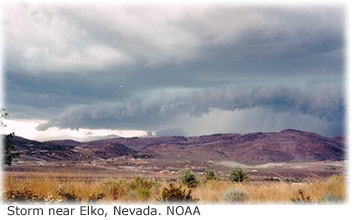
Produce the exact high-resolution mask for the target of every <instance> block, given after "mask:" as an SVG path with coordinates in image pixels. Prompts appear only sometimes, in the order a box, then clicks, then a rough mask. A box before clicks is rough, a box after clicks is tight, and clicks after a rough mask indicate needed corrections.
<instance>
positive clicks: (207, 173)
mask: <svg viewBox="0 0 360 220" xmlns="http://www.w3.org/2000/svg"><path fill="white" fill-rule="evenodd" d="M205 179H206V180H216V179H217V177H216V174H215V171H213V170H206V171H205Z"/></svg>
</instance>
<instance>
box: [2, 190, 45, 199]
mask: <svg viewBox="0 0 360 220" xmlns="http://www.w3.org/2000/svg"><path fill="white" fill-rule="evenodd" d="M6 199H7V200H9V201H16V202H25V201H38V202H42V201H44V197H43V196H39V195H35V194H34V193H33V191H31V190H30V189H29V188H28V187H25V188H24V189H23V190H22V191H19V190H16V191H15V190H9V191H7V192H6Z"/></svg>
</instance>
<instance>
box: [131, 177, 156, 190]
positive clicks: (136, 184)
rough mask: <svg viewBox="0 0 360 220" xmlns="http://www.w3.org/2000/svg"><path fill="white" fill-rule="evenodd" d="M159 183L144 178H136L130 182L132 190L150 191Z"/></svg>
mask: <svg viewBox="0 0 360 220" xmlns="http://www.w3.org/2000/svg"><path fill="white" fill-rule="evenodd" d="M157 184H158V182H157V181H155V180H151V179H145V178H143V177H135V178H134V179H133V180H132V181H131V182H130V189H147V190H150V189H151V188H152V187H153V186H155V185H157Z"/></svg>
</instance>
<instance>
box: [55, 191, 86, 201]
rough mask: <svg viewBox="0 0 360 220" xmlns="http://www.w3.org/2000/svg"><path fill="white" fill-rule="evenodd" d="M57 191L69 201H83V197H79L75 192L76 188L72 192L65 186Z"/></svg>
mask: <svg viewBox="0 0 360 220" xmlns="http://www.w3.org/2000/svg"><path fill="white" fill-rule="evenodd" d="M56 193H57V194H58V195H59V196H61V197H62V198H64V199H65V200H66V201H68V202H76V201H81V197H78V196H77V195H76V194H75V192H74V190H73V191H71V192H67V191H65V189H64V188H59V189H58V190H57V191H56Z"/></svg>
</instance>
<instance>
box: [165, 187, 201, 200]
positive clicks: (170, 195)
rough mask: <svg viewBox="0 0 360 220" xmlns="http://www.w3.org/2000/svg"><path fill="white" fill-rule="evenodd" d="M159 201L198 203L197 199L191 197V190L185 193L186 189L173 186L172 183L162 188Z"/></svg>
mask: <svg viewBox="0 0 360 220" xmlns="http://www.w3.org/2000/svg"><path fill="white" fill-rule="evenodd" d="M161 200H162V201H166V202H181V201H187V202H194V201H198V199H196V198H193V197H192V195H191V190H189V191H188V192H186V189H182V188H181V185H179V186H175V185H174V184H172V183H170V184H169V186H168V187H164V188H163V190H162V193H161Z"/></svg>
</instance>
